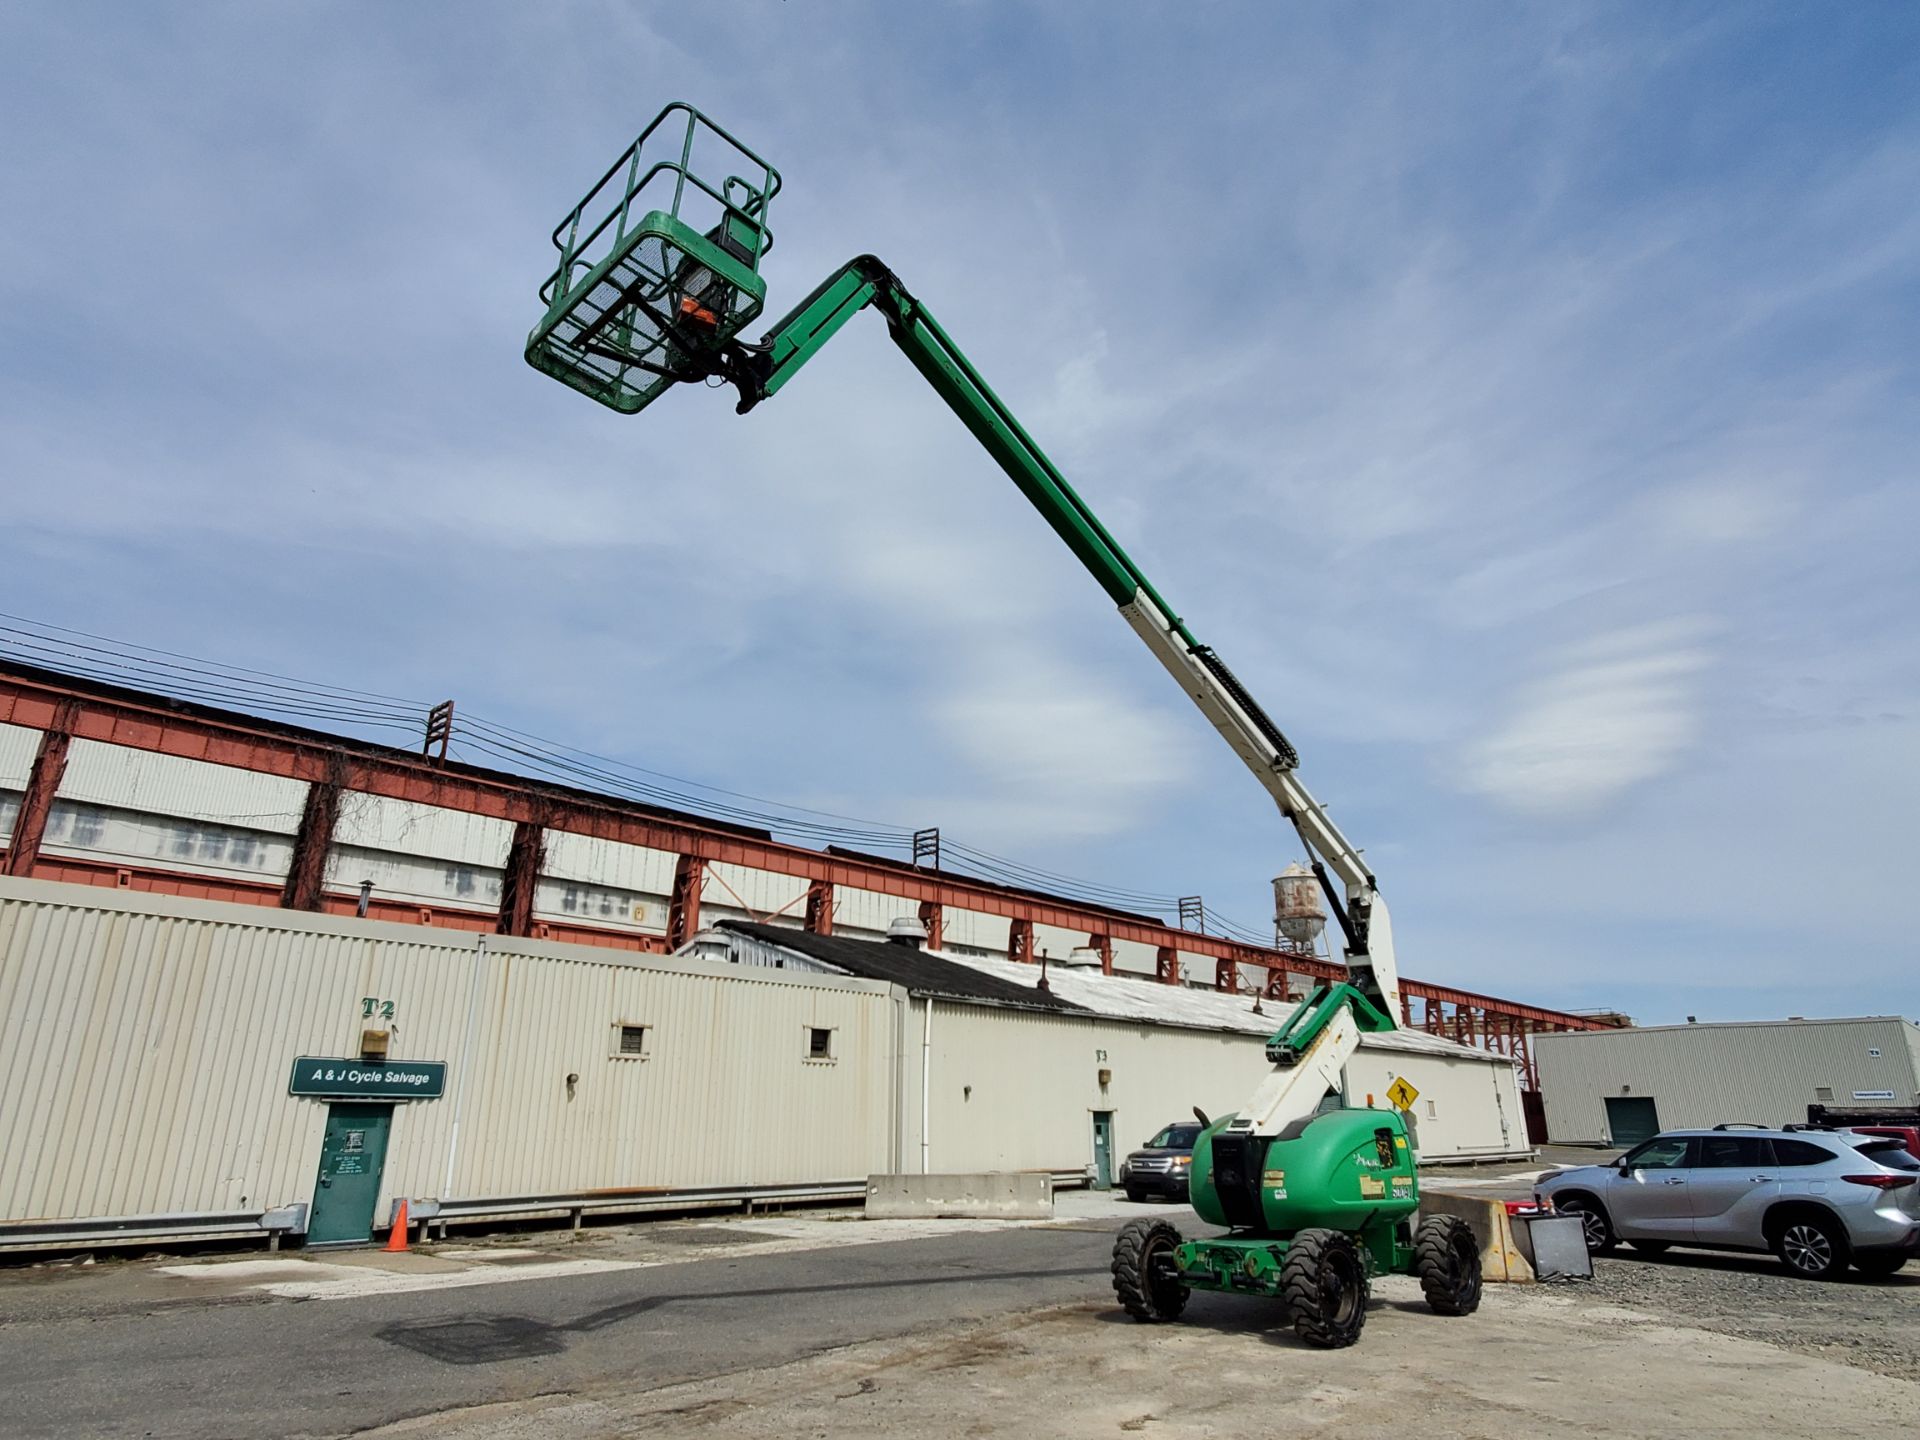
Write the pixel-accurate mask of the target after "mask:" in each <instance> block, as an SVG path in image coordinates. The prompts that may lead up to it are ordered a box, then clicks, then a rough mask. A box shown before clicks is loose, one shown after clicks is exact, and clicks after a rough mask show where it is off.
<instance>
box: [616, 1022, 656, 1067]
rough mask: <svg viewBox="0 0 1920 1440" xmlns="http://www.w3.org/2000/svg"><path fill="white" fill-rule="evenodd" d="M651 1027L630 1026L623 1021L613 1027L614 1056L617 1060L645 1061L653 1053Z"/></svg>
mask: <svg viewBox="0 0 1920 1440" xmlns="http://www.w3.org/2000/svg"><path fill="white" fill-rule="evenodd" d="M652 1029H653V1027H652V1026H651V1025H629V1024H627V1023H626V1022H625V1021H622V1022H621V1023H619V1024H618V1025H615V1026H614V1027H613V1056H614V1058H615V1059H616V1060H644V1059H646V1058H647V1056H648V1054H649V1053H651V1052H650V1050H649V1048H648V1044H647V1042H648V1040H649V1039H650V1038H651V1032H652Z"/></svg>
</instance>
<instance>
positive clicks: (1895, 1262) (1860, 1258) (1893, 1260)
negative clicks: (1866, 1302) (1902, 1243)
mask: <svg viewBox="0 0 1920 1440" xmlns="http://www.w3.org/2000/svg"><path fill="white" fill-rule="evenodd" d="M1906 1263H1907V1257H1906V1256H1905V1255H1856V1256H1854V1257H1853V1268H1854V1269H1856V1270H1858V1271H1859V1272H1860V1273H1861V1274H1862V1275H1870V1276H1872V1277H1873V1278H1874V1279H1875V1280H1884V1279H1886V1278H1887V1276H1889V1275H1898V1274H1899V1273H1900V1270H1901V1267H1903V1266H1904V1265H1905V1264H1906Z"/></svg>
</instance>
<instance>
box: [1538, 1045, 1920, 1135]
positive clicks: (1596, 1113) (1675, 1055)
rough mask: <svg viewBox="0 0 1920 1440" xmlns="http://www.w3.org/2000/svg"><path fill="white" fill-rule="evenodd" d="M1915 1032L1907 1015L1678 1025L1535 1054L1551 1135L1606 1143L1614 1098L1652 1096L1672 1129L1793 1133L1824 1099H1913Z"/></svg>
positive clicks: (1919, 1081)
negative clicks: (1760, 1128) (1752, 1128)
mask: <svg viewBox="0 0 1920 1440" xmlns="http://www.w3.org/2000/svg"><path fill="white" fill-rule="evenodd" d="M1914 1033H1915V1032H1914V1027H1913V1026H1912V1025H1911V1024H1910V1023H1908V1022H1906V1021H1903V1020H1900V1019H1897V1018H1874V1019H1859V1020H1797V1021H1778V1022H1771V1023H1763V1024H1750V1025H1676V1026H1660V1027H1655V1028H1648V1029H1638V1030H1590V1031H1584V1032H1578V1033H1569V1034H1554V1035H1536V1036H1534V1037H1533V1053H1534V1058H1535V1060H1536V1061H1537V1063H1538V1065H1539V1068H1540V1091H1541V1094H1542V1096H1543V1097H1544V1098H1545V1101H1546V1107H1547V1134H1548V1136H1549V1138H1550V1139H1552V1140H1554V1141H1557V1142H1561V1143H1566V1144H1576V1145H1581V1144H1606V1143H1610V1142H1611V1138H1612V1137H1611V1133H1610V1131H1609V1129H1608V1126H1607V1112H1606V1100H1607V1097H1609V1096H1616V1095H1617V1096H1637V1097H1641V1098H1651V1099H1652V1100H1653V1102H1654V1105H1655V1107H1656V1109H1657V1111H1658V1115H1659V1122H1660V1126H1661V1128H1663V1129H1668V1130H1672V1129H1686V1128H1694V1127H1700V1126H1708V1125H1719V1124H1722V1123H1724V1122H1727V1121H1747V1122H1752V1123H1755V1124H1761V1125H1784V1124H1788V1123H1792V1122H1800V1121H1804V1120H1805V1119H1806V1118H1807V1106H1808V1105H1809V1104H1812V1103H1815V1102H1819V1101H1830V1102H1832V1103H1834V1104H1837V1105H1848V1104H1855V1103H1872V1102H1867V1101H1858V1102H1856V1101H1855V1100H1854V1092H1855V1091H1861V1092H1875V1091H1881V1092H1884V1091H1889V1090H1890V1091H1892V1092H1894V1095H1895V1097H1896V1102H1895V1103H1913V1101H1914V1092H1915V1091H1916V1090H1917V1089H1920V1077H1916V1075H1915V1069H1916V1061H1915V1046H1914V1044H1913V1037H1914ZM1875 1051H1877V1052H1878V1053H1877V1054H1875V1053H1873V1052H1875ZM1823 1092H1824V1093H1823ZM1881 1103H1886V1102H1881Z"/></svg>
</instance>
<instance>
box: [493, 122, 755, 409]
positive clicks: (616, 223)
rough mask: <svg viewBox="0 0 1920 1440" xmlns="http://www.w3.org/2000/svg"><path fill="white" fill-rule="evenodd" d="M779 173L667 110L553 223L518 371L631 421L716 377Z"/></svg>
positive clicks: (749, 315)
mask: <svg viewBox="0 0 1920 1440" xmlns="http://www.w3.org/2000/svg"><path fill="white" fill-rule="evenodd" d="M779 189H780V172H779V171H777V170H775V169H774V168H773V167H772V166H771V165H769V164H767V162H766V161H764V160H762V159H761V158H760V157H759V156H757V155H755V154H754V153H753V152H752V151H751V150H749V149H747V148H746V146H744V145H742V144H741V143H740V142H739V141H738V140H735V139H734V138H733V137H732V136H731V135H729V134H728V133H727V132H726V131H725V130H722V129H721V128H720V127H719V126H718V125H715V124H714V123H713V122H712V121H711V120H709V119H707V117H706V116H704V115H702V114H701V113H700V112H699V111H698V110H695V109H694V108H693V107H692V106H690V105H687V104H684V103H682V102H680V101H675V102H674V103H673V104H671V105H669V106H667V108H666V109H664V110H662V111H661V112H660V113H659V114H658V115H657V116H655V117H654V120H653V123H652V124H651V125H649V126H647V128H646V129H645V130H643V131H641V132H640V138H639V139H638V140H635V141H634V142H633V144H632V145H630V146H628V147H627V150H626V152H625V153H624V154H622V155H621V156H620V158H619V159H618V160H616V161H614V162H613V165H612V166H611V167H610V168H609V169H608V170H607V173H606V174H605V175H603V176H601V177H600V181H599V183H598V184H597V185H595V186H594V187H593V189H591V190H589V191H588V192H587V194H586V196H585V197H584V198H583V199H582V200H581V201H580V203H579V204H578V205H576V206H574V207H573V209H572V210H571V211H570V212H569V213H568V214H567V216H566V218H565V219H563V220H561V222H560V223H559V224H558V225H556V226H554V229H553V244H554V248H555V249H556V250H558V251H559V252H560V260H559V263H558V264H557V265H556V266H555V267H554V270H553V272H552V273H551V274H550V275H549V276H548V277H547V280H546V283H545V284H543V285H542V286H541V287H540V300H541V303H542V304H543V305H545V306H546V315H545V317H544V318H543V319H542V320H541V321H540V323H539V324H538V325H537V326H535V327H534V330H533V333H532V334H531V335H529V336H528V337H527V350H526V355H527V362H528V363H529V364H531V365H532V366H533V367H534V368H535V369H538V370H542V371H544V372H545V373H547V374H548V375H551V376H553V377H554V379H556V380H560V381H562V382H564V383H565V384H568V385H571V386H573V388H574V389H576V390H579V391H581V392H582V393H583V394H586V395H589V396H591V397H592V398H593V399H595V400H598V401H599V402H600V403H601V404H603V405H607V406H610V407H612V408H613V409H615V410H618V411H620V412H622V413H623V414H628V415H631V414H633V413H634V412H635V411H637V410H640V409H643V408H645V407H646V406H647V405H648V404H650V403H651V402H652V401H653V399H654V398H655V397H656V396H658V395H659V394H660V393H661V392H663V391H664V390H666V389H667V387H668V386H670V385H673V384H674V383H676V382H677V381H681V380H699V379H703V378H705V377H706V376H708V375H712V374H715V373H717V362H718V357H719V356H720V354H721V352H722V350H723V349H724V348H725V346H726V344H727V342H728V341H729V340H731V339H732V338H733V337H734V336H735V335H737V334H738V333H739V332H740V330H741V329H742V327H744V326H745V325H747V324H748V323H749V322H751V321H752V319H753V318H754V316H756V315H758V314H759V313H760V309H761V305H762V303H763V302H764V300H765V298H766V283H765V281H763V280H762V279H761V278H760V273H759V271H760V260H761V257H762V256H764V255H765V254H766V253H767V251H768V250H769V249H770V248H771V247H772V244H773V236H772V234H771V233H770V232H769V231H768V229H767V207H768V205H769V204H770V202H771V201H772V199H773V197H774V195H776V194H777V193H778V192H779Z"/></svg>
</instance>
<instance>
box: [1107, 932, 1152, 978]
mask: <svg viewBox="0 0 1920 1440" xmlns="http://www.w3.org/2000/svg"><path fill="white" fill-rule="evenodd" d="M1159 961H1160V950H1159V947H1158V946H1155V945H1149V944H1147V943H1146V942H1145V941H1143V940H1116V941H1114V942H1113V968H1114V970H1115V971H1116V972H1118V973H1120V974H1123V975H1147V976H1151V975H1152V974H1154V970H1155V967H1156V966H1157V965H1158V964H1159Z"/></svg>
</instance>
